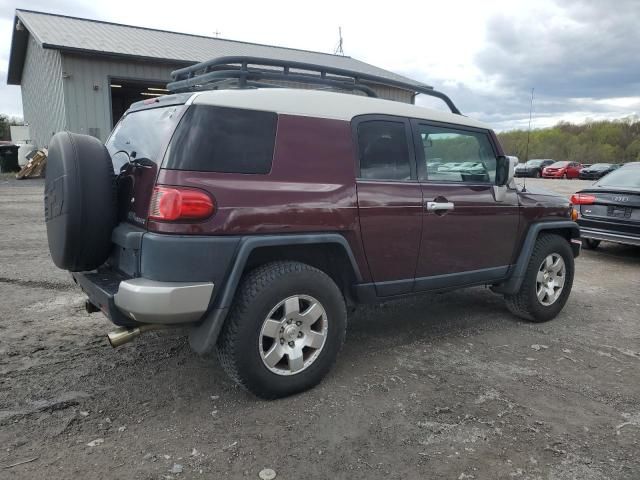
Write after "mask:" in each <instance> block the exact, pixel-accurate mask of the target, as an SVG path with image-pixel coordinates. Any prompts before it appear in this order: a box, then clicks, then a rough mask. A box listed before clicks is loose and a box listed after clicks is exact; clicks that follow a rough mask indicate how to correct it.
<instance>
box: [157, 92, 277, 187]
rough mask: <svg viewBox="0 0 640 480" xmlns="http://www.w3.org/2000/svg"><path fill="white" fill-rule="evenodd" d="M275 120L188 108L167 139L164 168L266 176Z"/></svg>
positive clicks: (207, 107)
mask: <svg viewBox="0 0 640 480" xmlns="http://www.w3.org/2000/svg"><path fill="white" fill-rule="evenodd" d="M277 120H278V116H277V114H276V113H273V112H261V111H256V110H243V109H236V108H226V107H215V106H211V105H192V106H191V107H189V110H187V112H186V113H185V114H184V117H183V118H182V120H181V121H180V124H179V125H178V128H177V129H176V132H175V134H174V135H173V138H172V139H171V143H170V144H169V149H168V150H167V155H166V164H165V168H168V169H173V170H195V171H204V172H222V173H262V174H265V173H269V172H270V171H271V162H272V160H273V148H274V144H275V138H276V125H277Z"/></svg>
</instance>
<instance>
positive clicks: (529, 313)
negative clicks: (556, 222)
mask: <svg viewBox="0 0 640 480" xmlns="http://www.w3.org/2000/svg"><path fill="white" fill-rule="evenodd" d="M553 253H556V254H559V255H560V256H561V257H562V259H563V260H564V263H565V270H566V272H565V281H564V286H563V290H562V292H561V293H560V296H559V297H558V298H557V300H556V301H555V302H554V303H552V304H551V305H548V306H547V305H543V304H542V303H541V302H540V301H539V300H538V297H537V295H536V276H537V274H538V269H539V268H540V266H541V265H542V262H543V261H544V259H545V258H546V257H547V256H548V255H550V254H553ZM573 276H574V260H573V252H572V251H571V247H570V246H569V242H567V240H566V239H565V238H563V237H561V236H559V235H555V234H549V233H541V234H540V236H539V237H538V239H537V241H536V244H535V246H534V247H533V252H532V254H531V258H530V259H529V265H528V266H527V270H526V272H525V276H524V280H523V282H522V285H521V286H520V291H519V292H518V293H516V294H515V295H505V300H506V304H507V308H508V309H509V310H510V311H511V313H513V314H514V315H517V316H518V317H521V318H523V319H525V320H529V321H531V322H546V321H549V320H551V319H553V318H555V317H556V316H557V315H558V313H560V310H562V308H563V307H564V305H565V303H566V302H567V299H568V298H569V294H570V293H571V287H572V286H573Z"/></svg>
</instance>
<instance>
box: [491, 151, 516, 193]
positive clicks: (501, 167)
mask: <svg viewBox="0 0 640 480" xmlns="http://www.w3.org/2000/svg"><path fill="white" fill-rule="evenodd" d="M517 164H518V159H517V158H515V157H507V156H505V155H500V156H499V157H497V158H496V185H497V186H499V187H502V186H506V185H510V184H511V182H512V181H513V179H514V178H515V175H516V165H517Z"/></svg>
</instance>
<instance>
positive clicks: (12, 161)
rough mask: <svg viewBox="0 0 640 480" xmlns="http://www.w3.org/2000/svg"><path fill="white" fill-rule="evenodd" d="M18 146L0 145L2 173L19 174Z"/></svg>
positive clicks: (0, 169) (0, 167)
mask: <svg viewBox="0 0 640 480" xmlns="http://www.w3.org/2000/svg"><path fill="white" fill-rule="evenodd" d="M18 148H19V147H18V145H14V144H12V143H5V144H2V143H0V173H7V172H19V171H20V166H19V165H18Z"/></svg>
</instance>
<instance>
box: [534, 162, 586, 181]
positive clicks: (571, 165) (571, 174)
mask: <svg viewBox="0 0 640 480" xmlns="http://www.w3.org/2000/svg"><path fill="white" fill-rule="evenodd" d="M580 170H582V164H580V163H578V162H556V163H553V164H551V165H549V166H548V167H545V168H544V169H543V170H542V178H578V177H579V176H580Z"/></svg>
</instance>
